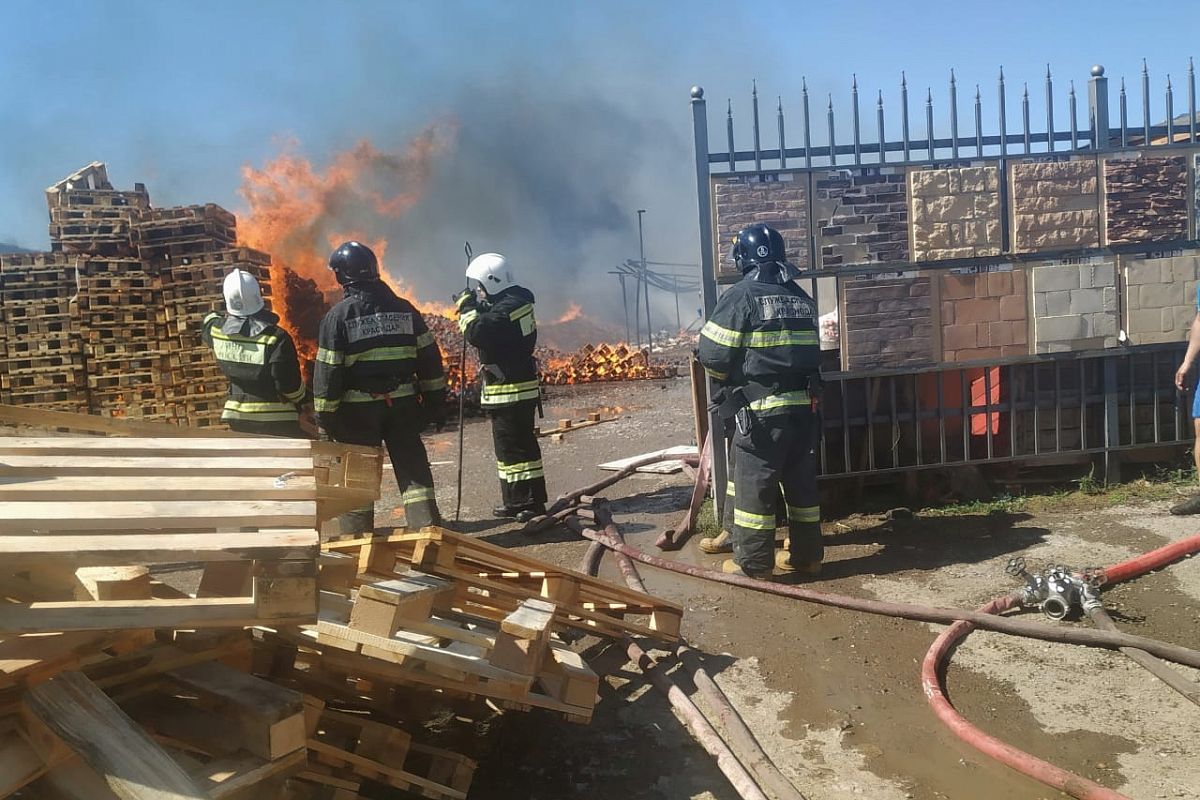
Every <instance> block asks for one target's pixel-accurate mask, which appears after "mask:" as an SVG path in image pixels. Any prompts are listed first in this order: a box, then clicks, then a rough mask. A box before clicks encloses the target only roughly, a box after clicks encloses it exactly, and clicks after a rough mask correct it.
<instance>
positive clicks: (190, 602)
mask: <svg viewBox="0 0 1200 800" xmlns="http://www.w3.org/2000/svg"><path fill="white" fill-rule="evenodd" d="M312 621H313V616H312V615H280V616H275V617H272V616H268V615H263V614H261V613H260V611H259V609H258V607H257V606H256V605H255V603H254V601H253V600H250V599H248V598H242V597H210V598H201V599H192V598H181V599H177V600H176V599H168V600H107V601H101V600H97V601H93V602H88V601H72V602H38V603H28V604H24V605H17V604H6V605H0V632H8V633H26V632H39V631H87V630H121V629H130V628H249V627H253V626H255V625H262V624H267V623H271V624H276V625H283V624H297V625H299V624H304V623H309V622H312Z"/></svg>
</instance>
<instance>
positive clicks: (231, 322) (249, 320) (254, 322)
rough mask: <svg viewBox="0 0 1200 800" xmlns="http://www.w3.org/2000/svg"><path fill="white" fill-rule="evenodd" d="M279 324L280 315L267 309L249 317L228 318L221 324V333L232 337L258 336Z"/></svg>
mask: <svg viewBox="0 0 1200 800" xmlns="http://www.w3.org/2000/svg"><path fill="white" fill-rule="evenodd" d="M277 322H279V315H278V314H276V313H274V312H272V311H267V310H266V309H265V308H264V309H262V310H261V311H258V312H256V313H255V314H254V315H253V316H249V317H235V316H232V315H230V316H226V317H225V320H224V322H222V323H221V333H227V334H229V335H231V336H258V335H259V334H260V333H262V332H263V331H265V330H266V329H267V328H269V327H271V326H272V325H274V324H276V323H277Z"/></svg>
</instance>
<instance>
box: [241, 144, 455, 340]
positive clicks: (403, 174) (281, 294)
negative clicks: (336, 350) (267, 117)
mask: <svg viewBox="0 0 1200 800" xmlns="http://www.w3.org/2000/svg"><path fill="white" fill-rule="evenodd" d="M453 133H454V128H453V126H452V125H433V126H430V127H428V128H426V129H425V130H424V131H422V132H421V133H420V134H419V135H418V136H416V137H415V138H414V139H413V140H412V141H411V142H409V144H408V146H407V147H406V148H405V149H404V150H403V151H402V152H398V153H390V152H384V151H381V150H379V149H378V148H376V147H375V146H374V145H373V144H371V143H370V142H368V141H365V140H364V141H361V142H359V143H358V144H356V145H355V146H354V147H352V148H350V149H349V150H346V151H344V152H342V153H339V154H338V155H337V156H336V157H334V159H333V161H332V162H331V163H330V164H329V165H328V166H327V167H326V168H324V169H318V168H316V167H314V166H313V164H312V163H311V162H310V161H309V160H308V159H306V158H304V157H303V156H301V155H300V154H299V153H298V152H297V146H296V144H295V143H294V142H289V143H287V144H285V146H284V148H283V152H281V153H280V154H279V155H278V156H276V157H275V158H274V159H272V160H270V161H268V162H267V163H266V164H264V165H263V166H262V167H261V168H255V167H252V166H245V167H243V168H242V185H241V189H240V193H241V195H242V197H243V198H244V199H245V200H246V203H247V204H248V205H249V213H248V214H245V215H243V216H242V217H241V218H240V219H239V221H238V235H239V238H240V239H241V241H242V243H243V244H246V245H248V246H250V247H254V248H256V249H259V250H264V251H266V252H268V253H270V254H271V256H272V259H273V267H272V271H271V293H272V303H273V307H274V309H275V312H276V313H277V314H279V316H280V317H281V318H282V320H283V324H284V326H285V327H286V328H288V329H289V330H290V331H291V332H292V333H293V335H294V336H295V339H296V347H297V349H298V350H299V351H300V357H301V359H302V360H303V361H307V360H310V359H312V358H313V357H314V356H315V355H316V341H317V333H318V330H319V326H320V321H321V318H322V317H323V316H324V314H325V312H326V311H327V310H328V309H329V306H330V305H331V303H332V302H333V301H336V299H337V297H338V295H339V294H340V289H339V287H338V284H337V281H336V280H335V279H334V276H333V273H332V272H330V271H329V269H328V268H327V266H326V263H327V262H326V259H327V258H328V255H329V252H330V251H331V250H332V249H333V248H334V247H336V246H337V245H338V244H339V243H340V242H343V241H347V240H350V239H358V240H360V241H363V242H364V243H366V244H368V245H370V246H371V248H372V249H373V250H375V253H376V255H378V256H379V258H380V263H381V264H384V265H386V263H387V262H386V260H385V256H386V253H387V240H386V239H385V238H382V237H379V236H372V235H369V234H367V233H365V232H364V229H365V228H366V227H367V226H368V225H370V224H371V223H373V222H376V221H381V220H388V219H395V218H397V217H399V216H401V215H402V214H404V212H405V211H407V210H408V209H410V208H412V206H413V205H414V204H415V203H416V202H417V200H418V199H419V198H420V196H421V192H422V191H423V190H424V188H425V186H426V184H427V183H428V181H429V177H430V175H431V174H432V171H433V165H434V161H435V159H436V158H437V156H438V155H440V154H441V153H443V152H444V151H445V150H446V148H447V147H448V144H449V141H450V140H451V139H452V138H453ZM384 275H385V280H386V281H387V282H388V283H389V284H390V285H391V286H392V288H393V289H394V290H396V291H397V293H399V294H401V295H402V296H404V297H408V298H409V299H410V300H413V301H414V303H416V300H415V298H414V296H413V294H412V292H411V290H410V289H409V287H406V286H405V285H404V284H403V283H401V282H400V281H398V280H396V279H395V278H394V277H393V276H392V275H391V274H389V273H388V272H387V270H386V266H385V269H384ZM418 308H420V309H421V311H422V312H423V313H432V314H446V313H448V312H449V311H450V308H449V306H447V305H445V304H436V303H434V304H418Z"/></svg>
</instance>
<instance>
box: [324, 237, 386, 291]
mask: <svg viewBox="0 0 1200 800" xmlns="http://www.w3.org/2000/svg"><path fill="white" fill-rule="evenodd" d="M329 268H330V269H331V270H333V274H334V275H335V276H337V281H338V283H340V284H341V285H343V286H348V285H349V284H351V283H362V282H364V281H374V280H378V279H379V259H377V258H375V254H374V253H373V252H371V248H369V247H367V246H366V245H365V244H362V243H360V242H345V243H343V244H342V246H341V247H339V248H338V249H337V250H334V251H333V255H331V256H329Z"/></svg>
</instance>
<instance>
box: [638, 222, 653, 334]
mask: <svg viewBox="0 0 1200 800" xmlns="http://www.w3.org/2000/svg"><path fill="white" fill-rule="evenodd" d="M645 213H646V209H644V208H639V209H638V212H637V215H638V250H639V251H640V252H641V257H642V280H644V281H645V282H646V349H647V350H648V351H653V350H654V333H653V328H651V327H650V274H649V273H648V272H647V271H646V242H645V239H644V238H643V236H642V214H645ZM634 305H635V306H636V305H637V304H636V303H635V304H634Z"/></svg>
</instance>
